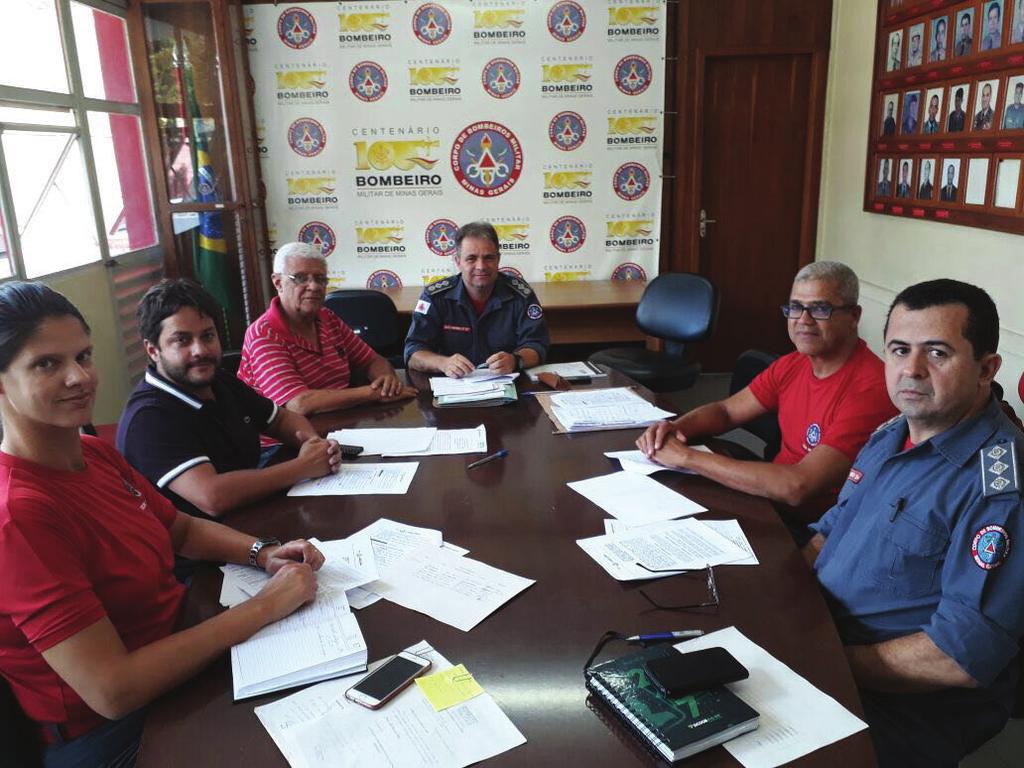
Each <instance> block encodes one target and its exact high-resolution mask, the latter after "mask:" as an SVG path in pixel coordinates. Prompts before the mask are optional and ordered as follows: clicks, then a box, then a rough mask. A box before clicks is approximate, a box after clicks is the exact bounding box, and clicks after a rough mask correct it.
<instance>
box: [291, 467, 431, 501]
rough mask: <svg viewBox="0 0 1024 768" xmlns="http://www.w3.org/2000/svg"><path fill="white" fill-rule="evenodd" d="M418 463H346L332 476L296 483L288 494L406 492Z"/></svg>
mask: <svg viewBox="0 0 1024 768" xmlns="http://www.w3.org/2000/svg"><path fill="white" fill-rule="evenodd" d="M418 466H419V462H416V461H402V462H395V463H392V464H351V463H347V462H346V463H343V464H342V465H341V469H340V470H338V471H337V472H334V473H332V474H330V475H324V476H323V477H317V478H312V479H310V480H303V481H302V482H301V483H298V484H296V485H293V486H292V488H291V490H289V491H288V495H289V496H361V495H367V494H376V493H388V494H403V493H407V492H408V490H409V486H410V485H411V484H412V478H413V476H414V475H415V474H416V468H417V467H418Z"/></svg>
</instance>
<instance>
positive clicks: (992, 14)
mask: <svg viewBox="0 0 1024 768" xmlns="http://www.w3.org/2000/svg"><path fill="white" fill-rule="evenodd" d="M981 11H982V20H981V29H980V30H979V32H978V34H979V35H981V46H980V47H979V50H981V51H982V52H984V51H994V50H997V49H999V48H1002V47H1003V0H985V2H984V3H982V5H981Z"/></svg>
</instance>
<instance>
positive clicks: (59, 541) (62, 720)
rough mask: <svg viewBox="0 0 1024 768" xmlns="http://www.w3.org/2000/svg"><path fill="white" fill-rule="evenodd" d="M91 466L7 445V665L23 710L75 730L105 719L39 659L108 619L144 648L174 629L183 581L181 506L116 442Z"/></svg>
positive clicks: (94, 451)
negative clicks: (57, 465) (32, 456)
mask: <svg viewBox="0 0 1024 768" xmlns="http://www.w3.org/2000/svg"><path fill="white" fill-rule="evenodd" d="M82 452H83V454H84V458H85V464H86V467H85V469H83V470H81V471H78V472H70V471H58V470H54V469H49V468H47V467H44V466H41V465H39V464H36V463H34V462H31V461H27V460H25V459H19V458H16V457H14V456H11V455H9V454H6V453H2V452H0V563H3V586H2V588H0V674H2V675H3V676H4V677H5V678H6V679H7V681H8V682H9V683H10V686H11V690H12V691H13V692H14V695H15V696H16V697H17V699H18V701H19V703H20V704H21V707H22V709H23V710H24V711H25V714H26V715H28V716H29V717H30V718H31V719H33V720H35V721H36V722H39V723H46V724H56V725H59V726H61V727H62V729H63V732H64V735H65V736H66V737H67V738H75V737H77V736H79V735H81V734H83V733H85V732H87V731H89V730H91V729H93V728H95V727H96V726H97V725H99V724H101V723H103V722H105V720H104V718H103V717H102V716H100V715H99V714H97V713H96V712H93V711H92V710H91V709H89V707H88V706H86V704H85V703H84V702H83V701H82V699H81V698H80V697H79V696H78V694H77V693H75V691H74V690H72V688H71V687H70V686H69V685H68V684H67V683H65V682H64V681H63V680H62V679H61V678H60V677H59V676H58V675H57V673H56V672H54V671H53V670H52V669H51V668H50V666H49V665H48V664H47V663H46V661H45V660H44V659H43V657H42V655H41V654H42V651H45V650H48V649H49V648H52V647H53V646H55V645H57V644H58V643H60V642H62V641H64V640H67V639H68V638H69V637H71V636H72V635H75V634H77V633H78V632H81V631H82V630H84V629H86V628H87V627H90V626H92V625H93V624H95V623H96V622H97V621H99V620H100V619H101V618H103V617H104V616H107V617H108V618H109V619H110V621H111V623H112V624H113V625H114V629H116V630H117V633H118V634H119V635H120V636H121V640H122V641H123V642H124V644H125V647H126V648H127V649H128V650H129V651H132V650H135V649H137V648H140V647H142V646H144V645H148V644H149V643H152V642H154V641H156V640H159V639H161V638H163V637H166V636H167V635H169V634H170V633H171V631H172V630H173V629H174V624H175V622H176V620H177V617H178V612H179V609H180V607H181V603H182V601H183V599H184V596H185V588H184V587H183V586H182V585H180V584H179V583H178V582H177V581H176V580H175V578H174V575H173V573H172V569H173V568H174V552H173V550H172V545H171V537H170V534H169V531H168V529H169V528H170V526H171V525H172V524H173V522H174V520H175V517H176V515H177V512H176V511H175V509H174V507H173V506H171V504H170V502H168V501H167V499H165V498H164V497H163V496H161V495H160V493H159V492H157V491H156V490H155V489H154V488H153V486H151V485H150V484H149V482H148V481H147V480H146V479H145V478H144V477H142V475H140V474H138V473H137V472H135V471H134V470H133V469H132V468H131V467H130V466H129V465H128V463H127V462H126V461H125V460H124V459H123V458H122V457H121V456H120V454H118V453H117V451H116V450H114V448H113V447H112V446H110V445H108V444H107V443H105V442H103V441H102V440H99V439H97V438H95V437H88V436H83V437H82Z"/></svg>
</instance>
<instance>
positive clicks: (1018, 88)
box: [999, 75, 1024, 131]
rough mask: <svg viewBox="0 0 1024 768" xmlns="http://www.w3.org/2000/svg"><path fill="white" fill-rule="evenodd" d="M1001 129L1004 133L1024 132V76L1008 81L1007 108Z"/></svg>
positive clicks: (1004, 111) (1012, 77)
mask: <svg viewBox="0 0 1024 768" xmlns="http://www.w3.org/2000/svg"><path fill="white" fill-rule="evenodd" d="M999 127H1000V128H1002V129H1003V130H1004V131H1024V75H1013V76H1011V77H1010V78H1009V79H1008V80H1007V81H1006V106H1005V107H1004V108H1003V119H1002V122H1001V123H1000V124H999Z"/></svg>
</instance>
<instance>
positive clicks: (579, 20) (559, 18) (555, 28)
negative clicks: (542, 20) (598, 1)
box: [548, 0, 587, 43]
mask: <svg viewBox="0 0 1024 768" xmlns="http://www.w3.org/2000/svg"><path fill="white" fill-rule="evenodd" d="M586 28H587V12H586V11H584V10H583V6H582V5H580V4H579V3H575V2H573V0H562V2H559V3H555V4H554V5H553V6H551V10H550V11H548V32H550V33H551V36H552V37H553V38H555V40H558V41H559V42H561V43H571V42H572V41H573V40H576V39H578V38H579V36H580V35H582V34H583V31H584V30H585V29H586Z"/></svg>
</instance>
